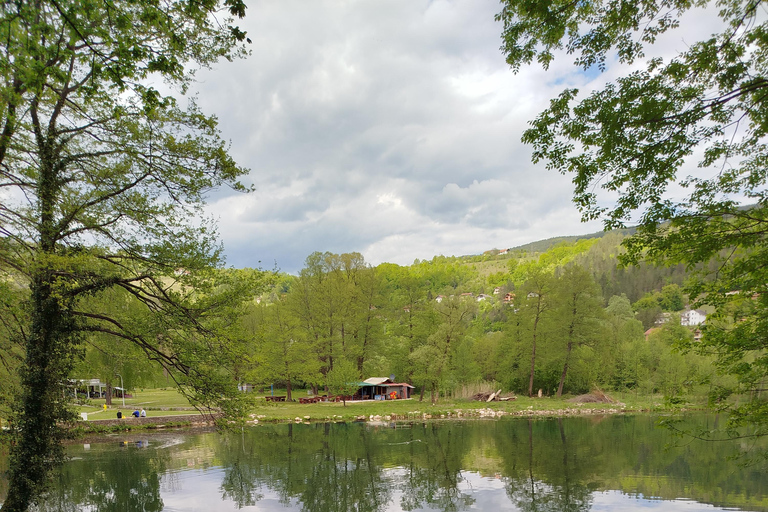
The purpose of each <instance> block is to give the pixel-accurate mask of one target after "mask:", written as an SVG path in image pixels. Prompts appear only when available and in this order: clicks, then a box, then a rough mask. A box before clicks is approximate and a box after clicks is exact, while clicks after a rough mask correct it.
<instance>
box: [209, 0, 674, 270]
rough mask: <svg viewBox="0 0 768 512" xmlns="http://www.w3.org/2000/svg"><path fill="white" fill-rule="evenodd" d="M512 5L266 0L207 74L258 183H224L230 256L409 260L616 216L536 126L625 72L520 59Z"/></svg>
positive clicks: (280, 262) (592, 227)
mask: <svg viewBox="0 0 768 512" xmlns="http://www.w3.org/2000/svg"><path fill="white" fill-rule="evenodd" d="M499 9H500V4H499V2H498V1H497V0H434V1H427V0H386V1H381V0H313V1H311V2H308V1H306V0H281V1H279V2H276V1H274V0H269V1H267V0H264V1H251V2H249V4H248V12H247V17H246V19H245V20H244V21H243V23H242V24H241V27H242V28H244V29H245V30H247V32H248V36H249V37H250V38H251V40H252V41H253V43H252V44H251V45H250V48H251V49H252V55H251V56H250V57H249V58H247V59H245V60H241V61H236V62H232V63H228V62H222V63H219V64H218V65H217V67H216V68H215V69H214V70H212V71H206V72H203V73H199V74H198V77H199V79H200V83H199V84H198V87H197V91H198V92H197V94H198V101H199V103H200V105H201V106H202V107H203V109H204V110H205V111H206V112H209V113H215V114H216V115H217V116H218V117H219V120H220V128H221V130H222V132H223V134H224V136H225V138H227V139H229V140H231V143H232V148H231V151H232V154H233V156H234V157H235V158H236V160H237V161H238V162H239V163H240V164H242V165H244V166H247V167H248V168H250V169H251V173H250V175H249V177H248V179H247V180H246V181H248V182H249V183H252V184H254V185H255V187H256V191H255V192H253V193H251V194H233V193H232V192H231V191H228V190H219V191H217V192H215V193H214V194H212V195H211V196H210V198H209V203H210V206H209V211H210V212H211V214H212V215H213V216H214V217H216V218H217V219H218V222H219V229H220V234H221V238H222V240H223V243H224V247H225V252H226V254H227V263H228V264H229V265H234V266H237V267H243V266H251V267H255V266H262V267H265V268H271V267H272V266H273V265H274V264H275V263H276V264H277V266H278V267H279V268H280V269H282V270H283V271H287V272H292V273H293V272H296V271H298V270H299V269H300V268H301V267H302V265H303V261H304V259H305V258H306V256H307V255H308V254H310V253H311V252H313V251H331V252H336V253H342V252H351V251H357V252H360V253H362V254H363V255H364V256H365V259H366V261H368V262H370V263H372V264H378V263H381V262H385V261H388V262H393V263H399V264H410V263H411V262H413V260H414V259H415V258H419V259H429V258H432V257H433V256H435V255H439V254H443V255H463V254H477V253H481V252H483V251H484V250H488V249H491V248H503V247H513V246H516V245H520V244H523V243H527V242H531V241H534V240H539V239H542V238H548V237H553V236H559V235H572V234H583V233H589V232H593V231H597V230H599V229H600V225H599V223H591V224H581V223H580V221H579V214H578V212H577V210H576V208H575V207H574V206H573V205H572V203H571V201H570V199H571V184H570V177H565V176H560V175H558V174H556V173H553V172H548V171H546V170H545V169H544V166H543V165H533V164H532V163H531V162H530V149H529V148H528V147H526V146H524V145H523V144H522V143H521V142H520V137H521V135H522V132H523V131H524V130H525V128H526V126H527V121H528V120H530V119H532V118H533V117H535V115H536V114H537V113H538V112H539V111H541V110H542V109H543V108H544V107H545V106H546V104H547V102H548V100H549V99H550V98H551V97H553V96H554V95H556V94H557V93H558V92H559V91H560V90H561V89H562V88H564V87H566V86H576V87H580V88H582V89H583V90H584V91H588V90H590V89H592V88H594V87H597V86H599V85H601V84H602V83H604V82H605V81H606V80H610V79H611V78H613V77H614V73H612V72H611V70H610V69H609V71H608V73H605V74H604V75H599V76H594V74H584V73H579V72H577V71H576V70H574V69H573V68H572V67H571V66H570V62H571V60H570V59H567V58H566V59H561V60H560V61H558V62H556V64H555V66H554V67H553V68H551V69H550V70H549V71H548V72H545V71H542V70H541V69H540V68H538V67H536V66H531V67H529V68H525V69H523V70H522V71H521V72H520V73H519V74H517V75H515V74H514V73H513V72H512V71H511V70H510V69H509V67H508V66H507V64H506V63H505V61H504V57H503V55H502V54H501V52H500V50H499V46H500V44H501V39H500V33H501V26H500V24H498V23H496V22H495V21H494V15H495V14H496V13H497V12H498V11H499ZM676 37H677V38H678V40H679V36H676ZM678 49H680V48H678ZM259 262H260V263H259Z"/></svg>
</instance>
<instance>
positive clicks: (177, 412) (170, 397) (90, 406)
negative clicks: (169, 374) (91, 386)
mask: <svg viewBox="0 0 768 512" xmlns="http://www.w3.org/2000/svg"><path fill="white" fill-rule="evenodd" d="M129 394H130V395H131V397H130V398H129V397H126V399H125V407H123V399H122V398H116V397H112V406H111V407H110V408H108V409H107V410H106V411H104V403H105V402H106V400H105V399H103V398H94V399H91V400H89V401H88V403H87V404H86V405H80V406H78V408H77V412H78V413H81V412H85V413H88V419H89V420H102V419H109V420H111V419H115V418H116V415H117V411H118V409H119V410H121V411H123V415H124V416H127V415H129V414H130V413H131V412H133V410H134V409H141V408H144V410H145V411H146V412H147V417H150V418H151V417H155V416H185V415H190V414H198V412H197V410H195V409H194V407H192V405H191V404H190V403H189V401H188V400H187V399H186V397H184V395H182V394H181V393H179V392H178V391H177V390H176V389H175V388H168V389H147V390H138V391H135V392H132V393H129Z"/></svg>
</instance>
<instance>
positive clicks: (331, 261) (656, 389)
mask: <svg viewBox="0 0 768 512" xmlns="http://www.w3.org/2000/svg"><path fill="white" fill-rule="evenodd" d="M626 236H627V233H625V232H620V231H616V232H609V233H599V234H595V235H588V236H586V237H583V238H577V237H572V238H568V239H562V240H557V239H556V240H552V241H542V242H539V243H535V244H529V245H527V246H523V247H518V248H513V249H508V250H493V251H488V252H487V253H485V254H483V255H475V256H462V257H445V256H435V257H434V258H432V259H431V260H423V261H420V260H417V261H415V262H414V263H413V264H412V265H409V266H400V265H395V264H391V263H383V264H380V265H378V266H375V267H374V266H371V265H369V264H367V263H366V262H365V260H364V258H363V256H362V255H360V254H358V253H350V254H340V255H339V254H332V253H319V252H316V253H313V254H311V255H309V256H308V257H307V260H306V262H305V266H304V268H303V269H302V270H301V271H300V273H299V275H298V276H289V275H285V274H282V275H277V276H275V280H274V282H273V283H272V285H271V287H270V289H269V291H267V292H266V293H265V294H263V295H262V296H261V297H260V298H259V299H258V300H257V301H256V302H255V303H254V304H253V305H252V306H251V308H250V310H249V311H248V313H247V314H246V315H245V316H244V318H243V327H244V330H245V332H246V334H245V335H244V339H245V340H246V343H247V345H248V346H247V348H246V350H245V352H246V353H247V354H249V356H248V358H247V360H245V361H244V362H243V365H242V368H241V369H240V373H239V378H241V379H243V380H245V381H249V382H252V383H255V384H272V383H279V384H282V385H285V386H286V387H287V388H288V392H289V394H290V393H291V390H292V389H293V388H296V387H297V386H300V387H304V386H307V387H313V388H316V389H317V388H322V387H323V386H324V385H325V384H326V383H327V381H328V375H329V373H330V372H332V371H333V372H334V374H335V375H334V378H336V379H338V378H339V376H338V374H339V373H340V372H341V373H342V374H343V375H345V376H346V377H347V378H348V379H350V380H352V379H357V378H360V377H363V378H365V377H369V376H383V375H395V378H396V379H397V380H401V381H407V382H411V383H412V384H414V385H416V386H417V387H418V388H419V389H420V391H421V393H422V396H423V394H427V395H429V396H430V397H431V398H432V400H436V399H437V397H438V396H440V395H445V394H449V395H450V394H457V395H461V393H462V390H464V389H467V388H468V387H471V386H472V385H474V384H477V383H478V382H483V381H486V382H494V383H498V385H499V386H500V387H503V388H505V389H507V390H511V391H515V392H519V393H525V394H535V393H536V392H537V391H538V390H539V389H541V390H542V392H543V393H545V394H547V395H560V394H563V393H571V394H577V393H583V392H587V391H589V390H590V389H591V388H592V387H594V386H598V387H601V388H605V389H621V390H635V391H637V392H638V393H644V394H650V393H664V394H666V395H678V394H685V393H693V392H695V393H705V392H708V391H711V390H713V389H718V390H719V392H720V393H721V394H722V392H723V391H722V390H724V389H727V386H728V381H727V379H725V378H723V377H718V376H717V375H716V373H715V371H714V367H713V365H712V360H710V359H709V358H707V357H705V356H701V355H697V354H694V353H685V352H681V351H680V350H679V348H680V347H682V346H684V345H686V344H688V345H690V344H691V343H694V342H695V341H694V340H695V339H698V336H699V335H700V332H699V330H698V328H697V326H685V325H681V323H680V314H681V312H683V311H684V310H685V309H686V308H687V306H688V299H687V297H686V296H685V295H684V294H683V291H682V288H681V285H683V283H684V281H685V279H686V271H685V269H684V267H683V266H682V265H677V266H670V267H664V266H654V265H650V264H640V265H637V266H631V267H623V266H621V265H620V264H619V261H618V259H617V257H618V255H619V254H620V252H621V251H622V248H621V242H622V241H623V240H624V238H625V237H626ZM683 323H685V321H684V322H683Z"/></svg>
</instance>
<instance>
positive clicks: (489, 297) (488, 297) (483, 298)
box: [476, 293, 493, 302]
mask: <svg viewBox="0 0 768 512" xmlns="http://www.w3.org/2000/svg"><path fill="white" fill-rule="evenodd" d="M476 298H477V302H480V301H481V300H485V299H492V298H493V297H491V296H490V295H486V294H484V293H481V294H479V295H478V296H477V297H476Z"/></svg>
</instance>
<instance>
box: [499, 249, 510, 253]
mask: <svg viewBox="0 0 768 512" xmlns="http://www.w3.org/2000/svg"><path fill="white" fill-rule="evenodd" d="M508 252H509V249H502V250H500V251H499V254H507V253H508Z"/></svg>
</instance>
